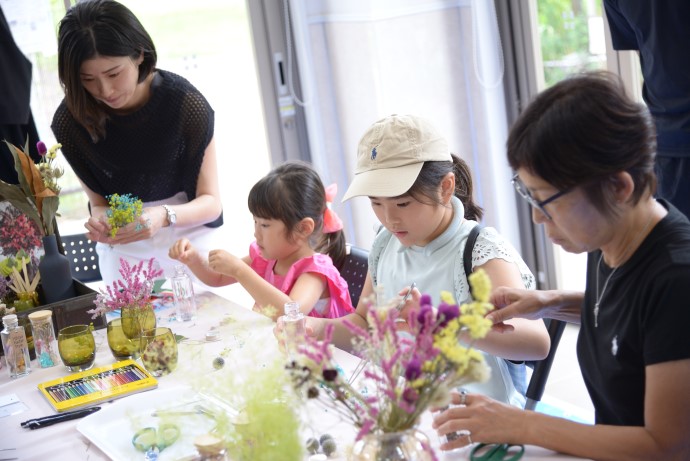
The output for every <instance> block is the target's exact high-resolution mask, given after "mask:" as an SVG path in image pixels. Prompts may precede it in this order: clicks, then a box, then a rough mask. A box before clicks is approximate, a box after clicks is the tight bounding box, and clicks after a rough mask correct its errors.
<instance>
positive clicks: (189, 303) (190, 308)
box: [171, 264, 196, 322]
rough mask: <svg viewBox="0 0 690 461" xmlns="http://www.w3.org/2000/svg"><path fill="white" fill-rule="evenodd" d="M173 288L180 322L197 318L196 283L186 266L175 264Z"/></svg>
mask: <svg viewBox="0 0 690 461" xmlns="http://www.w3.org/2000/svg"><path fill="white" fill-rule="evenodd" d="M171 282H172V289H173V295H174V297H175V309H176V310H177V320H178V321H179V322H189V321H190V320H196V301H195V300H194V285H193V284H192V279H191V277H190V276H189V274H187V271H186V270H185V266H183V265H181V264H178V265H177V266H175V275H173V277H172V280H171Z"/></svg>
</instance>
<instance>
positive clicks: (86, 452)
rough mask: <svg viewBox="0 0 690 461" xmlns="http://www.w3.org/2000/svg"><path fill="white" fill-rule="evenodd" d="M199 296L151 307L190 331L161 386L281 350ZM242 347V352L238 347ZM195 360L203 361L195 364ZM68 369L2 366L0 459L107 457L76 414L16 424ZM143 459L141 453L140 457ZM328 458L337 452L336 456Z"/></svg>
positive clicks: (240, 314)
mask: <svg viewBox="0 0 690 461" xmlns="http://www.w3.org/2000/svg"><path fill="white" fill-rule="evenodd" d="M197 302H198V305H199V315H198V319H197V320H196V321H195V322H185V323H179V322H176V321H174V320H171V319H170V316H171V315H172V314H173V312H172V309H162V310H160V311H157V317H158V325H159V326H169V327H170V328H172V330H173V331H174V332H175V333H176V334H180V335H183V336H185V337H186V338H188V339H187V340H186V341H183V342H182V343H181V344H180V363H179V365H178V368H177V370H176V371H175V372H174V373H172V374H170V375H168V376H164V377H161V378H159V380H158V382H159V385H158V389H160V390H161V391H165V390H168V389H174V388H176V387H179V386H186V385H188V384H189V382H190V380H193V379H198V378H199V374H200V373H202V374H204V373H207V374H208V379H213V377H214V375H212V373H214V370H213V367H212V358H213V357H214V356H217V355H218V354H219V353H221V352H226V357H228V358H229V359H228V362H226V365H225V366H226V367H229V366H231V367H234V368H235V369H246V368H247V367H259V366H262V364H263V363H268V362H270V361H271V360H272V359H273V358H275V357H276V355H277V354H280V352H279V351H278V348H277V344H276V341H275V338H274V337H273V333H272V323H271V321H270V320H269V319H268V318H266V317H263V316H261V315H259V314H256V313H254V312H252V311H251V310H250V309H249V308H246V307H243V306H240V305H238V304H236V303H234V302H232V301H228V300H226V299H224V298H222V297H219V296H217V295H215V294H212V293H210V292H207V291H203V292H200V293H197ZM212 327H217V328H219V330H220V332H221V339H220V340H219V341H215V342H208V341H205V334H206V332H207V331H208V330H209V329H210V328H212ZM105 334H106V331H105V329H102V330H97V331H96V332H94V335H95V337H96V343H97V354H96V363H95V366H96V367H98V366H103V365H107V364H110V363H113V362H115V359H114V358H113V356H112V354H111V352H110V349H109V348H108V344H107V340H106V335H105ZM243 350H244V351H247V353H243ZM228 351H230V352H231V353H230V354H229V355H228V354H227V352H228ZM336 358H337V360H338V362H339V364H340V365H341V366H342V368H343V369H344V370H345V372H346V373H349V371H351V370H352V369H353V368H354V367H355V365H356V364H357V362H358V360H359V359H357V358H356V357H353V356H351V355H350V354H347V353H345V352H343V351H338V352H337V355H336ZM200 360H201V361H202V362H203V363H195V362H199V361H200ZM190 363H191V364H193V365H190ZM200 370H201V371H200ZM68 374H69V373H68V372H67V370H66V369H65V367H64V366H62V365H58V366H55V367H52V368H43V369H42V368H38V365H37V363H36V361H33V362H32V373H31V374H30V375H29V376H26V377H23V378H20V379H16V380H10V379H9V376H8V372H7V368H6V367H3V368H1V369H0V402H1V401H2V399H3V398H7V397H8V396H10V395H16V396H17V397H18V399H19V401H20V402H21V403H19V404H15V407H14V408H18V407H24V410H23V411H21V412H20V413H17V414H13V415H10V416H5V417H0V428H1V429H0V461H2V460H4V459H12V458H17V459H18V460H37V461H46V460H63V459H64V460H90V461H95V460H108V459H111V458H109V457H108V456H107V455H106V454H105V453H104V452H103V451H101V449H99V447H98V444H97V443H94V442H93V441H92V440H90V439H89V438H87V437H85V436H84V435H82V434H81V433H80V432H79V431H78V430H77V424H79V422H80V420H75V421H67V422H63V423H59V424H55V425H53V426H50V427H46V428H42V429H37V430H29V429H24V428H22V427H20V422H22V421H25V420H28V419H31V418H38V417H41V416H46V415H50V414H54V413H55V412H54V411H53V409H52V407H51V406H50V404H49V403H48V402H47V401H46V400H45V399H44V398H43V397H42V395H41V394H40V393H39V391H38V389H37V385H38V384H39V383H41V382H44V381H48V380H51V379H55V378H58V377H60V376H66V375H68ZM148 392H152V393H154V392H157V391H156V390H152V391H148ZM138 395H145V394H138ZM150 395H154V394H150ZM128 398H130V399H131V397H124V398H121V399H118V400H115V401H114V402H107V403H103V404H101V406H102V407H103V408H104V409H105V408H107V407H108V406H109V405H114V404H117V402H123V401H125V400H126V399H128ZM0 410H2V408H0ZM101 411H103V410H101ZM0 414H2V413H0ZM96 414H98V413H96ZM313 416H314V420H318V421H319V423H321V422H322V421H323V422H325V424H329V423H327V421H328V418H323V416H324V415H319V414H316V415H313ZM430 420H431V417H430V416H429V415H426V416H425V418H423V420H422V425H421V428H422V429H423V430H425V432H427V435H428V436H429V439H430V441H431V443H432V445H434V446H438V443H439V440H438V437H437V436H436V434H435V432H433V431H432V430H430V428H429V424H430ZM326 431H328V432H329V433H331V434H333V435H334V436H335V437H336V439H337V441H338V446H339V447H344V446H346V445H347V444H349V443H352V440H353V438H354V431H353V430H350V428H347V426H345V425H343V424H337V423H331V425H330V427H327V428H324V432H326ZM4 449H10V450H4ZM341 451H342V450H341ZM468 453H469V452H468V450H466V449H465V450H456V451H455V452H451V453H443V454H442V453H440V452H439V458H440V459H445V460H467V459H468V458H469V454H468ZM143 458H144V456H143V454H142V455H141V458H139V459H143ZM331 459H343V458H342V456H341V457H340V458H338V457H334V458H331ZM523 459H524V460H553V461H560V460H572V459H579V458H573V457H569V456H565V455H560V454H556V453H554V452H552V451H549V450H544V449H542V448H539V447H532V446H528V447H526V452H525V456H524V457H523Z"/></svg>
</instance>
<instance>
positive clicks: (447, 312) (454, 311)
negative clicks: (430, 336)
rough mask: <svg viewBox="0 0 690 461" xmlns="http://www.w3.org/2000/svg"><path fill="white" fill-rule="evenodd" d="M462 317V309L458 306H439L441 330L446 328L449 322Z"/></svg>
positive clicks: (442, 304) (444, 304)
mask: <svg viewBox="0 0 690 461" xmlns="http://www.w3.org/2000/svg"><path fill="white" fill-rule="evenodd" d="M459 315H460V308H459V307H458V305H457V304H448V303H444V302H442V303H441V304H439V306H438V321H439V326H440V327H441V328H445V327H446V326H447V325H448V322H450V321H451V320H453V319H455V318H457V317H458V316H459Z"/></svg>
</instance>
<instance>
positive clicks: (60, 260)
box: [38, 235, 76, 304]
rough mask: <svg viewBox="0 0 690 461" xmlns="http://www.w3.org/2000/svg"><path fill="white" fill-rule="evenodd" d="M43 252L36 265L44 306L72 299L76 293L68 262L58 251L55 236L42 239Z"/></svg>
mask: <svg viewBox="0 0 690 461" xmlns="http://www.w3.org/2000/svg"><path fill="white" fill-rule="evenodd" d="M43 250H44V251H45V255H44V256H43V258H42V259H41V262H40V263H38V271H39V272H40V273H41V285H42V286H43V297H44V298H45V302H46V304H52V303H54V302H57V301H62V300H63V299H70V298H74V297H75V296H76V292H75V291H74V285H73V284H72V270H71V269H70V265H69V260H68V259H67V257H66V256H65V255H63V254H62V253H60V252H59V251H58V246H57V240H56V238H55V235H46V236H44V237H43Z"/></svg>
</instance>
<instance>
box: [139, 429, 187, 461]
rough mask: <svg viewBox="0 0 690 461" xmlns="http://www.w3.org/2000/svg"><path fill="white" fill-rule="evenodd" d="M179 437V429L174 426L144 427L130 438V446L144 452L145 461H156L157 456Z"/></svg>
mask: <svg viewBox="0 0 690 461" xmlns="http://www.w3.org/2000/svg"><path fill="white" fill-rule="evenodd" d="M179 437H180V429H179V428H178V427H177V426H175V425H174V424H161V425H160V426H158V429H156V428H155V427H145V428H143V429H140V430H138V431H137V432H136V434H134V437H132V445H134V448H136V449H137V450H139V451H143V452H144V459H145V460H146V461H157V460H158V454H159V453H160V452H161V451H163V450H165V449H166V448H168V447H169V446H170V445H172V444H173V443H175V442H176V441H177V439H178V438H179Z"/></svg>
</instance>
